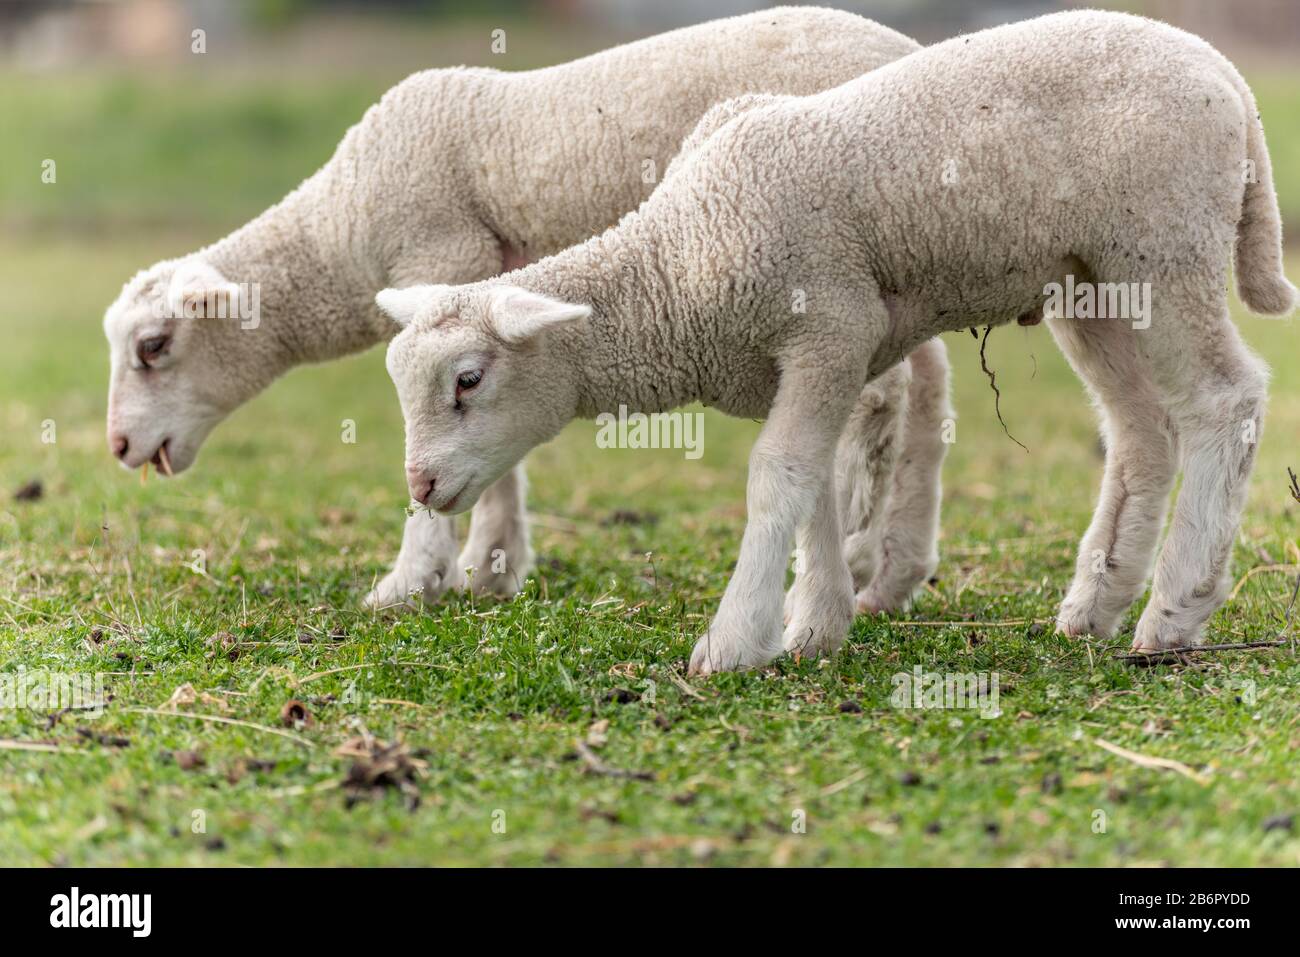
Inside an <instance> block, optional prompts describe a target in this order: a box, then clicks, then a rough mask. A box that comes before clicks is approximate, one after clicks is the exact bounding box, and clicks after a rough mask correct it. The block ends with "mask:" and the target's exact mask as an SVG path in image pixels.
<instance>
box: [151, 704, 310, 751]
mask: <svg viewBox="0 0 1300 957" xmlns="http://www.w3.org/2000/svg"><path fill="white" fill-rule="evenodd" d="M126 710H127V712H128V713H131V714H152V715H154V716H156V717H159V718H193V719H194V720H196V721H211V722H215V723H217V724H234V725H238V726H239V727H241V728H251V729H253V730H254V731H264V732H266V733H267V734H278V735H279V736H280V737H282V738H288V739H289V740H290V741H292V742H293V743H294V744H300V745H302V746H303V747H304V748H314V747H316V745H314V744H313V743H312V742H310V741H308V740H307V739H306V738H302V737H299V736H298V735H296V734H290V733H289V732H288V731H281V730H280V729H279V728H268V727H267V726H266V725H264V724H255V723H254V722H252V721H240V720H238V719H236V718H223V717H221V716H220V715H215V714H193V713H191V712H188V711H160V710H159V709H157V708H127V709H126Z"/></svg>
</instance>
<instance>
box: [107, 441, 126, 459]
mask: <svg viewBox="0 0 1300 957" xmlns="http://www.w3.org/2000/svg"><path fill="white" fill-rule="evenodd" d="M108 447H109V448H110V449H112V450H113V454H114V455H116V456H117V457H118V458H119V459H124V458H126V450H127V449H129V448H130V447H131V443H130V442H129V441H128V440H127V437H126V436H125V435H110V436H109V437H108Z"/></svg>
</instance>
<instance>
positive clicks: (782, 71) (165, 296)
mask: <svg viewBox="0 0 1300 957" xmlns="http://www.w3.org/2000/svg"><path fill="white" fill-rule="evenodd" d="M916 49H918V46H917V44H916V43H915V42H914V41H912V40H910V39H908V38H907V37H904V36H902V35H901V34H898V33H895V32H894V31H892V30H889V29H887V28H885V27H882V26H880V25H879V24H876V23H873V22H871V21H870V20H865V19H862V18H860V17H855V16H852V15H850V14H846V13H842V12H838V11H832V10H824V9H817V8H803V7H800V8H788V7H787V8H778V9H773V10H767V11H763V12H761V13H755V14H751V15H748V16H741V17H735V18H731V19H726V20H719V21H715V22H712V23H706V24H703V25H701V26H697V27H691V28H687V29H683V30H676V31H673V32H671V33H666V34H663V35H661V36H657V37H652V38H650V39H648V40H643V41H640V42H637V43H631V44H628V45H626V46H622V47H618V48H615V49H612V50H608V51H606V52H604V53H600V54H597V55H595V56H591V57H587V58H585V59H582V60H578V61H575V62H573V63H568V64H564V65H561V66H557V67H552V68H549V69H545V70H537V71H532V72H524V73H501V72H497V71H494V70H482V69H463V68H458V69H449V70H429V71H426V72H423V73H418V74H415V75H414V76H412V77H410V78H409V79H407V80H406V81H404V82H402V83H400V84H398V85H397V86H396V87H394V88H393V89H392V90H390V91H389V92H388V93H387V94H386V95H385V96H384V98H383V99H382V101H381V102H380V103H379V104H377V105H376V106H374V107H372V108H371V109H370V110H369V111H368V112H367V113H366V115H365V117H364V118H363V119H362V120H361V122H360V123H358V124H357V125H356V126H354V127H353V128H352V129H351V130H350V131H349V132H348V134H347V136H346V137H344V139H343V141H342V143H341V145H340V146H339V148H338V151H337V152H336V153H335V155H334V157H333V158H332V159H331V160H330V161H329V162H328V163H327V164H326V165H325V166H324V167H323V168H322V169H321V170H320V171H319V172H318V173H316V174H315V175H314V176H312V177H311V178H310V179H308V180H307V181H306V182H305V183H303V184H302V186H301V187H299V188H298V189H297V190H296V191H295V192H294V193H292V194H291V195H289V196H288V197H287V198H286V199H285V200H283V201H282V202H281V203H279V204H278V205H276V206H274V207H273V208H271V209H269V210H268V211H266V212H265V213H264V214H262V215H261V216H259V217H258V218H257V219H255V220H253V221H252V222H250V223H248V224H247V225H245V226H244V227H242V228H241V229H239V230H237V231H236V232H234V233H232V234H231V235H229V236H227V237H226V238H225V239H222V240H220V241H219V242H217V243H215V244H213V245H211V246H209V247H207V248H206V249H202V250H200V251H198V252H196V253H194V254H192V255H189V256H185V257H182V258H180V259H176V260H168V261H165V262H161V263H158V264H156V265H155V266H153V267H151V268H150V269H148V270H145V271H144V272H142V273H140V274H139V275H137V276H136V277H135V278H134V279H132V280H131V281H130V282H129V283H127V285H126V287H125V288H124V289H123V291H122V294H121V295H120V296H119V297H118V299H117V301H116V302H115V303H114V304H113V305H112V306H111V307H110V308H109V310H108V313H107V315H106V317H105V322H104V326H105V332H106V334H107V336H108V340H109V345H110V349H111V358H112V373H111V386H110V393H109V415H108V436H109V443H110V446H111V448H112V449H113V451H114V453H115V454H116V455H117V456H118V458H120V459H121V461H122V462H123V464H124V465H126V466H127V467H129V468H139V467H140V466H142V465H145V464H146V463H148V462H150V461H152V462H154V463H155V465H159V466H162V465H164V464H167V463H169V464H170V469H171V470H173V471H177V472H179V471H183V470H184V469H186V468H187V467H188V466H189V465H190V464H191V463H192V462H193V460H194V457H195V455H196V454H197V452H198V449H199V446H200V445H201V444H202V442H203V440H204V439H205V438H206V436H207V434H208V433H209V432H210V431H211V429H212V428H213V427H214V426H215V425H216V424H217V423H218V422H219V421H220V420H221V419H222V418H224V417H225V416H226V415H227V414H229V413H230V412H231V411H232V410H233V409H234V408H236V407H237V406H238V405H240V404H241V403H243V402H245V401H246V400H248V399H249V398H251V397H252V396H253V395H255V394H256V393H257V392H259V391H260V390H261V389H263V388H264V387H265V386H267V385H268V384H269V383H270V382H272V381H273V380H274V379H275V378H276V377H277V376H279V375H280V374H281V373H283V372H285V371H286V370H287V369H289V368H291V367H293V366H295V365H298V364H301V363H304V362H320V361H325V360H328V359H333V358H337V357H340V356H344V355H347V354H349V353H353V352H357V351H359V350H362V349H366V348H368V347H370V346H372V345H374V344H375V343H378V342H382V341H384V340H386V339H388V338H389V337H390V336H391V335H392V334H393V333H395V332H396V331H397V330H396V327H395V326H394V325H393V324H392V323H391V322H389V321H388V319H387V318H386V317H384V315H383V314H382V313H381V312H380V311H379V310H378V309H376V308H375V306H374V296H375V293H376V292H378V291H379V290H380V289H382V288H384V287H385V286H387V285H398V286H400V285H405V284H410V283H415V282H427V281H431V280H432V281H439V282H469V281H473V280H477V279H482V278H485V277H488V276H492V275H496V274H497V273H500V272H501V271H502V270H505V269H510V268H513V266H514V265H516V264H517V263H518V262H519V261H521V260H522V259H526V257H528V256H537V255H545V254H547V253H551V252H556V251H558V250H561V249H564V248H565V247H567V246H569V245H571V244H573V243H576V242H579V241H581V240H583V239H585V238H587V237H589V236H591V235H593V234H595V233H597V232H599V231H600V230H602V229H604V228H606V227H608V226H609V225H611V224H612V223H614V222H615V221H616V220H617V219H618V217H619V216H620V215H621V214H622V213H624V212H626V211H627V210H630V209H633V208H635V207H636V206H637V204H638V203H639V202H641V201H642V200H643V199H645V198H646V196H647V195H649V193H650V191H651V190H652V188H653V187H654V184H655V182H656V181H657V180H658V179H659V178H660V173H661V172H662V171H663V170H664V169H665V168H666V167H667V165H668V163H669V161H670V160H671V158H672V157H673V156H674V155H675V154H676V152H677V149H678V146H679V144H680V143H681V142H682V139H683V137H684V136H685V135H686V134H687V133H688V132H689V131H690V130H691V129H692V127H693V126H694V124H695V123H696V121H697V120H699V118H700V117H701V116H702V115H703V114H704V113H705V112H706V110H707V109H708V108H709V107H710V106H711V105H712V104H714V103H717V102H719V101H721V100H725V99H727V98H729V97H734V96H737V95H739V94H744V93H747V92H751V91H768V92H783V93H801V94H802V93H813V92H816V91H818V90H824V89H827V88H829V87H832V86H834V85H836V84H838V83H842V82H844V81H846V80H848V79H850V78H852V77H856V76H859V75H860V74H862V73H864V72H866V71H868V70H871V69H874V68H876V67H878V66H881V65H882V64H884V63H888V62H890V61H893V60H896V59H898V58H899V57H902V56H905V55H907V54H908V53H911V52H913V51H914V50H916ZM241 290H242V291H243V293H244V295H243V299H242V301H241V299H240V293H241ZM254 297H256V300H255V301H252V300H253V299H254ZM306 303H310V306H309V307H308V306H306V305H305V304H306ZM254 306H256V307H257V308H252V307H254ZM204 307H206V308H207V309H210V310H212V311H218V312H220V313H221V315H223V316H225V315H229V316H231V317H232V318H228V319H204V320H201V321H181V320H179V319H178V318H176V317H177V316H180V315H183V314H184V313H185V311H186V310H187V309H188V310H189V311H190V312H191V313H193V312H195V311H198V310H200V309H202V308H204ZM908 375H910V376H911V377H912V385H911V395H910V396H904V395H902V394H901V393H902V391H903V390H904V389H905V388H906V380H907V377H908ZM946 377H947V367H946V364H945V356H944V352H943V347H942V346H941V345H940V344H939V343H937V342H936V343H930V344H926V345H924V346H922V347H921V350H920V351H919V352H918V361H917V362H916V364H915V366H914V367H913V368H912V369H909V370H906V371H905V372H903V373H902V374H900V375H898V376H897V377H896V378H895V379H894V380H893V381H892V382H891V383H889V386H890V387H891V388H892V389H893V391H892V392H890V393H889V394H888V395H887V396H886V397H885V398H884V399H882V402H881V414H880V415H879V416H878V417H876V418H875V419H874V420H873V421H872V422H870V423H869V426H870V428H871V429H873V430H874V431H876V432H878V433H879V434H880V436H881V441H882V442H883V443H884V444H889V443H890V442H891V441H892V442H894V444H895V445H897V444H898V439H899V436H900V433H902V434H904V435H905V436H906V439H905V441H906V443H907V449H906V450H905V451H904V453H903V456H902V461H903V463H904V465H903V466H902V469H901V470H900V472H899V474H898V475H897V477H896V483H897V485H898V487H899V489H900V490H901V492H900V494H898V495H896V496H894V497H893V499H892V504H891V505H890V506H889V514H888V521H887V522H884V523H882V522H874V523H873V522H871V521H870V518H871V515H872V514H873V513H878V512H879V511H880V510H881V508H882V502H883V501H885V500H886V499H888V498H889V496H888V490H889V487H890V481H889V479H890V472H891V470H892V462H890V463H886V465H885V466H884V467H882V468H881V469H879V470H877V473H876V474H875V475H874V479H875V480H874V481H872V478H871V477H861V478H859V479H858V482H859V484H858V485H856V486H854V487H853V488H852V489H851V490H846V494H851V495H852V496H853V497H854V498H855V499H857V500H860V501H861V502H862V503H863V504H862V507H861V509H860V512H861V514H860V516H859V519H860V522H859V525H858V526H855V528H858V529H866V531H863V532H862V533H861V534H860V535H859V536H858V537H857V538H855V539H854V540H853V541H851V542H849V547H850V548H852V549H853V550H854V554H855V556H857V558H856V561H855V567H856V568H858V569H859V572H860V580H861V584H862V586H863V588H864V591H863V604H864V607H873V608H877V607H898V606H900V605H901V604H903V603H904V602H905V601H906V600H907V598H908V596H909V595H910V594H911V592H912V591H913V590H914V588H915V586H916V585H917V584H919V583H920V582H922V581H923V580H924V578H925V577H926V576H927V575H928V574H929V570H930V569H932V568H933V567H934V564H935V561H936V553H935V539H936V536H937V515H938V501H939V487H938V479H937V476H938V468H939V462H940V460H941V459H942V456H943V450H944V446H943V445H942V443H941V442H940V441H939V433H940V425H939V423H940V420H941V419H942V418H943V417H944V416H945V415H946V414H947V413H946V411H945V410H946V391H947V378H946ZM909 399H910V408H911V413H910V419H909V422H908V427H907V428H906V429H905V430H904V429H903V427H902V426H901V425H900V424H899V422H898V412H899V410H900V409H901V408H904V407H907V406H908V404H909ZM891 454H892V453H891ZM523 496H524V487H523V473H522V469H518V470H515V471H513V472H511V473H509V474H504V475H503V476H501V477H500V479H499V481H497V482H496V484H495V485H494V486H493V487H492V488H491V489H488V490H487V491H486V492H485V494H484V495H483V496H482V498H481V499H479V501H478V504H477V505H476V507H475V509H474V516H473V523H472V527H471V530H470V534H469V538H468V541H467V542H466V545H465V549H464V551H463V552H462V553H461V554H460V556H459V558H457V555H456V539H455V530H454V526H453V525H452V523H451V521H450V520H447V519H437V520H433V521H431V520H430V518H429V516H427V515H415V516H414V517H412V518H411V520H410V521H409V522H408V523H407V525H406V529H405V534H404V538H403V542H402V548H401V552H400V553H399V556H398V559H397V562H396V565H395V567H394V569H393V571H392V572H391V573H390V574H389V575H388V576H387V577H386V578H385V579H384V580H383V581H382V582H380V584H379V586H378V587H377V588H376V589H375V591H374V592H372V593H371V595H370V596H369V601H370V602H371V603H372V604H375V605H380V606H386V605H391V604H395V603H398V602H403V601H405V600H407V599H408V598H409V597H410V596H411V595H412V594H417V595H422V596H423V597H425V598H432V597H433V596H435V595H437V594H439V593H440V592H442V591H443V590H444V589H446V588H448V587H455V586H459V585H460V584H462V583H463V581H464V578H463V570H464V568H466V567H467V566H474V567H476V569H477V573H476V575H475V576H474V580H473V583H474V586H475V588H476V589H483V590H491V591H495V592H498V593H502V594H510V593H513V592H514V591H515V590H517V589H518V588H519V586H520V582H521V580H522V579H523V577H524V576H525V575H526V574H527V573H528V570H529V567H530V565H531V561H532V557H531V552H530V549H529V544H528V531H527V524H526V519H525V514H524V506H523ZM868 539H870V540H868ZM876 539H879V541H876ZM498 549H500V550H501V552H498V551H497V550H498ZM502 553H504V556H505V558H506V567H505V568H504V569H503V568H502V567H501V563H500V562H499V561H496V560H494V554H495V556H496V557H500V555H501V554H502ZM877 565H879V566H880V567H879V568H878V569H877V567H876V566H877ZM868 586H869V587H868Z"/></svg>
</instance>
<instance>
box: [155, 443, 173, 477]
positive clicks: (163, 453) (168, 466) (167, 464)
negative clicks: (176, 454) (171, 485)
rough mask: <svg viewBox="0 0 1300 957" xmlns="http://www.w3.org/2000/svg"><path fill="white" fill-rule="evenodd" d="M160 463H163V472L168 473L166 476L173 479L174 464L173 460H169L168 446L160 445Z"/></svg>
mask: <svg viewBox="0 0 1300 957" xmlns="http://www.w3.org/2000/svg"><path fill="white" fill-rule="evenodd" d="M158 461H159V462H161V463H162V466H161V468H162V470H163V472H164V473H166V475H167V477H168V478H171V477H172V463H171V459H169V458H168V457H167V446H166V445H160V446H158Z"/></svg>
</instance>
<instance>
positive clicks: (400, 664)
mask: <svg viewBox="0 0 1300 957" xmlns="http://www.w3.org/2000/svg"><path fill="white" fill-rule="evenodd" d="M390 667H391V668H446V667H447V666H446V665H439V664H434V663H433V662H430V661H367V662H364V663H362V664H359V665H343V666H341V667H338V668H328V669H326V670H325V671H317V672H316V673H315V674H310V675H308V676H307V677H306V678H299V679H297V680H296V681H290V682H289V684H290V686H291V687H294V688H297V687H299V686H301V685H305V684H306V683H307V682H309V681H315V680H316V679H317V678H325V677H328V676H329V675H336V674H338V673H339V672H342V671H360V670H361V669H363V668H390Z"/></svg>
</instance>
